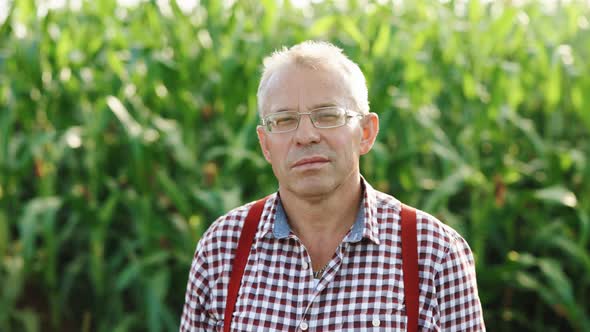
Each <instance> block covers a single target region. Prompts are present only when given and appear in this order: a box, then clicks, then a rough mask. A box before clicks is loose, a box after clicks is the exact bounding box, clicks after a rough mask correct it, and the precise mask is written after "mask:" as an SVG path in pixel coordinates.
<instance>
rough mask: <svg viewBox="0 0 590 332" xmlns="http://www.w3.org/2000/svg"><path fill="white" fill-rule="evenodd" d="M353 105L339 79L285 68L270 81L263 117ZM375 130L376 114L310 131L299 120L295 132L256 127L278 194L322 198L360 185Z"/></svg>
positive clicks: (304, 121)
mask: <svg viewBox="0 0 590 332" xmlns="http://www.w3.org/2000/svg"><path fill="white" fill-rule="evenodd" d="M352 104H353V103H352V100H351V98H350V92H349V90H348V88H347V86H346V85H345V82H344V80H343V79H342V77H341V75H338V74H337V73H335V72H334V71H329V70H312V69H307V68H302V67H296V66H288V67H284V68H281V69H279V71H277V72H276V73H275V74H273V76H272V77H271V78H270V81H269V82H268V89H267V91H266V94H265V98H264V103H263V105H264V112H265V113H264V114H263V116H266V115H268V114H271V113H276V112H281V111H286V110H290V111H298V112H310V111H312V110H314V109H317V108H319V107H325V106H340V107H343V108H345V109H348V110H350V111H353V112H354V110H353V109H351V108H350V107H349V106H350V105H352ZM367 127H369V128H367ZM377 129H378V120H377V117H376V115H375V114H371V115H370V116H367V117H366V118H365V119H362V120H361V119H359V118H350V119H349V120H348V123H347V124H346V125H344V126H341V127H337V128H329V129H318V128H315V127H314V125H313V124H312V122H311V119H310V118H309V116H307V115H302V116H301V120H300V123H299V127H298V128H297V129H296V130H294V131H291V132H286V133H269V132H267V131H266V130H265V129H264V128H263V127H262V126H259V127H258V129H257V132H258V138H259V141H260V146H261V148H262V151H263V153H264V156H265V158H266V160H267V161H268V162H269V163H271V165H272V169H273V172H274V174H275V176H276V177H277V180H278V182H279V186H280V189H281V192H282V191H284V190H286V191H289V192H291V193H292V194H294V195H296V196H299V197H305V198H313V197H317V198H321V197H322V196H325V195H329V194H330V193H332V192H334V191H335V190H337V189H338V188H340V187H341V186H342V185H344V184H351V183H352V182H353V181H359V157H360V155H362V154H365V153H367V152H368V151H369V150H370V149H371V146H372V144H373V142H374V139H375V136H376V134H377ZM348 188H350V187H348Z"/></svg>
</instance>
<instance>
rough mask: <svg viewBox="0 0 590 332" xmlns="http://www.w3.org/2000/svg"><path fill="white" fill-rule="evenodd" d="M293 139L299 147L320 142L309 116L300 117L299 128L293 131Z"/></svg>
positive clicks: (317, 130) (317, 132) (316, 129)
mask: <svg viewBox="0 0 590 332" xmlns="http://www.w3.org/2000/svg"><path fill="white" fill-rule="evenodd" d="M294 139H295V142H296V143H297V144H301V145H307V144H312V143H318V142H319V141H320V134H319V129H318V128H316V127H315V126H314V125H313V123H312V122H311V117H310V116H309V115H307V114H305V115H301V119H299V126H298V127H297V129H296V130H295V136H294Z"/></svg>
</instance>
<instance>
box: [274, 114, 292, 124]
mask: <svg viewBox="0 0 590 332" xmlns="http://www.w3.org/2000/svg"><path fill="white" fill-rule="evenodd" d="M295 122H297V119H296V118H295V117H292V116H285V117H281V118H278V119H275V125H277V126H287V125H290V124H293V123H295Z"/></svg>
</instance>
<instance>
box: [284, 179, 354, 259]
mask: <svg viewBox="0 0 590 332" xmlns="http://www.w3.org/2000/svg"><path fill="white" fill-rule="evenodd" d="M280 195H281V202H282V204H283V208H284V210H285V213H286V214H287V218H288V220H289V225H290V226H291V229H292V231H293V233H295V235H297V237H299V238H300V240H301V241H302V242H303V244H304V245H305V247H306V248H307V250H308V251H309V253H310V255H311V256H312V260H313V261H314V266H315V265H316V264H321V263H318V262H323V261H325V260H327V259H328V260H329V258H330V257H331V255H333V253H334V250H335V248H336V247H337V246H338V244H340V242H342V239H343V238H344V236H345V235H346V233H347V232H348V230H349V229H350V228H351V227H352V225H353V224H354V222H355V220H356V216H357V213H358V210H359V203H360V201H361V199H362V187H361V182H360V175H357V176H354V177H353V178H351V180H350V181H347V182H345V183H344V184H343V185H342V186H340V187H338V188H337V189H336V190H335V191H334V192H333V193H330V194H329V195H325V196H322V197H320V198H318V197H314V198H313V199H306V198H304V197H303V198H302V197H298V196H297V195H294V194H293V193H291V192H288V191H280Z"/></svg>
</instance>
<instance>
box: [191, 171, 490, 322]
mask: <svg viewBox="0 0 590 332" xmlns="http://www.w3.org/2000/svg"><path fill="white" fill-rule="evenodd" d="M363 186H364V188H365V190H364V197H363V199H362V202H361V206H360V209H359V214H358V216H357V220H356V222H355V223H354V225H353V226H352V228H351V229H350V231H349V232H348V234H347V235H346V236H345V238H344V240H343V241H342V243H341V244H340V246H339V247H338V248H337V249H336V253H335V254H334V256H333V258H332V260H331V261H330V263H329V264H328V267H327V269H326V270H325V271H324V273H323V275H322V276H321V278H320V279H319V281H318V280H316V279H314V278H313V275H312V273H313V271H312V268H311V266H312V265H311V260H310V256H309V254H308V253H307V251H306V249H305V247H304V245H303V244H302V243H301V241H300V240H299V239H298V238H297V236H295V235H294V234H293V232H292V231H291V229H290V227H289V224H288V223H287V218H286V216H285V212H284V210H283V208H282V205H281V202H280V198H279V196H278V195H277V194H276V193H275V194H273V195H271V196H270V197H269V199H268V200H267V202H266V205H265V207H264V211H263V213H262V217H261V220H260V224H259V226H258V230H257V233H256V236H255V238H254V243H253V246H252V249H251V251H250V256H249V259H248V264H247V266H246V269H245V271H244V277H243V279H242V285H241V288H240V292H239V295H238V299H237V302H236V306H235V310H234V315H233V319H232V329H231V330H232V331H257V330H259V331H382V330H387V331H393V330H400V331H405V330H406V319H407V318H406V313H405V304H404V288H403V287H404V285H403V278H402V255H401V228H400V211H401V205H400V202H399V201H398V200H396V199H395V198H393V197H391V196H389V195H386V194H384V193H381V192H379V191H376V190H374V189H373V188H372V187H371V186H370V185H369V184H368V183H366V182H365V181H364V180H363ZM251 204H252V203H250V204H247V205H244V206H241V207H239V208H237V209H235V210H232V211H231V212H229V213H228V214H226V215H224V216H222V217H220V218H219V219H217V220H216V221H215V222H214V223H213V224H212V225H211V227H210V228H209V229H208V230H207V232H206V233H205V234H204V235H203V237H202V238H201V240H200V241H199V244H198V245H197V250H196V253H195V256H194V260H193V263H192V266H191V270H190V274H189V280H188V285H187V291H186V298H185V300H186V302H185V305H184V311H183V314H182V319H181V323H180V331H222V330H223V315H224V308H225V301H226V295H227V287H228V283H229V279H230V270H231V266H232V259H233V257H234V256H233V252H234V250H235V248H236V247H237V243H238V239H239V236H240V232H241V230H242V225H243V222H244V220H245V218H246V215H247V213H248V210H249V207H250V206H251ZM417 232H418V255H419V276H420V282H419V287H420V297H419V302H420V303H419V319H418V321H419V329H420V330H421V331H485V326H484V322H483V316H482V309H481V304H480V301H479V297H478V293H477V285H476V279H475V269H474V261H473V256H472V254H471V250H470V248H469V246H468V244H467V242H466V241H465V240H464V239H463V238H462V237H461V236H460V235H459V234H458V233H457V232H456V231H454V230H453V229H451V228H450V227H449V226H447V225H444V224H443V223H441V222H440V221H438V220H437V219H436V218H434V217H433V216H431V215H429V214H426V213H424V212H422V211H417Z"/></svg>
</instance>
